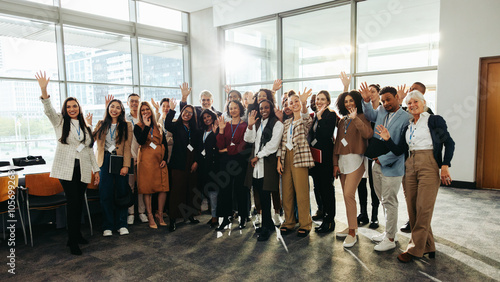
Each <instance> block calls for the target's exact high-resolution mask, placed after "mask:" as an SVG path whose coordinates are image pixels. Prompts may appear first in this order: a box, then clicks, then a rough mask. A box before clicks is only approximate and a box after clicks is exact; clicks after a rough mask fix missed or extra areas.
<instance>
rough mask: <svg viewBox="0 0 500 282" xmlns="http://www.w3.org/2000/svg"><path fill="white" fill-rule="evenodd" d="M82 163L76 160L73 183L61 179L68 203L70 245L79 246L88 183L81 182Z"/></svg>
mask: <svg viewBox="0 0 500 282" xmlns="http://www.w3.org/2000/svg"><path fill="white" fill-rule="evenodd" d="M80 177H81V175H80V163H79V161H78V160H75V169H74V170H73V178H72V179H71V181H67V180H62V179H59V182H61V185H62V187H63V189H64V194H65V195H66V201H67V206H66V210H67V217H66V218H67V226H68V242H69V244H77V242H78V240H79V239H80V238H82V233H81V231H80V227H81V219H82V209H83V200H84V194H85V190H86V189H87V183H83V182H81V181H80Z"/></svg>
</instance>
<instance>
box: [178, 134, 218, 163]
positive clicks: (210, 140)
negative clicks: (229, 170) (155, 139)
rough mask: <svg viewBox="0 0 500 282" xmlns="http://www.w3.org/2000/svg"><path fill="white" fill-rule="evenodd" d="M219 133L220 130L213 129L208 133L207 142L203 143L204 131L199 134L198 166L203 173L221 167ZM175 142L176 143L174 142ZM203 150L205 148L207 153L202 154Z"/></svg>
mask: <svg viewBox="0 0 500 282" xmlns="http://www.w3.org/2000/svg"><path fill="white" fill-rule="evenodd" d="M217 134H219V130H218V129H217V132H216V133H214V132H213V131H212V132H210V134H208V136H207V139H206V140H205V143H203V135H204V131H200V133H199V134H198V139H197V143H198V148H200V149H199V155H198V160H199V162H198V168H199V170H200V171H201V172H202V173H209V172H210V171H217V170H218V167H219V149H218V148H217V138H216V136H217ZM174 144H175V143H174ZM203 150H205V155H202V152H203Z"/></svg>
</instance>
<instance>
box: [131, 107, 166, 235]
mask: <svg viewBox="0 0 500 282" xmlns="http://www.w3.org/2000/svg"><path fill="white" fill-rule="evenodd" d="M134 136H135V138H136V139H137V142H138V144H139V145H140V147H139V154H138V161H137V186H138V187H139V193H140V194H144V203H145V205H146V210H147V213H148V221H149V227H150V228H153V229H157V228H158V226H157V225H156V222H155V218H154V217H153V208H152V205H151V198H152V194H154V193H158V210H157V212H156V214H155V217H156V219H157V220H158V223H159V224H160V225H161V226H166V225H167V224H166V223H165V222H164V221H163V208H164V206H165V199H166V198H167V191H168V190H169V182H168V169H167V160H168V150H167V140H166V138H165V134H163V130H162V126H161V125H159V124H158V123H157V122H156V119H155V118H154V112H153V108H152V107H151V105H150V104H149V103H148V102H146V101H143V102H141V104H140V106H139V123H137V124H136V125H135V127H134Z"/></svg>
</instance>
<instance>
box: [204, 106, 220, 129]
mask: <svg viewBox="0 0 500 282" xmlns="http://www.w3.org/2000/svg"><path fill="white" fill-rule="evenodd" d="M204 114H209V115H210V116H211V117H212V125H213V124H214V123H215V121H216V120H217V115H216V114H215V113H214V111H212V110H211V109H204V110H203V111H202V112H201V115H200V127H201V129H203V131H206V130H207V129H208V126H207V125H206V124H205V123H204V122H203V115H204Z"/></svg>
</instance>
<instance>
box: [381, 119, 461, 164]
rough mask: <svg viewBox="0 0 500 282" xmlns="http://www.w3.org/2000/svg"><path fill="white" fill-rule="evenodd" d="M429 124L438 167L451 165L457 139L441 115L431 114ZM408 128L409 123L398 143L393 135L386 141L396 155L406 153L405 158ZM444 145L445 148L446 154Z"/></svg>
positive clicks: (406, 156)
mask: <svg viewBox="0 0 500 282" xmlns="http://www.w3.org/2000/svg"><path fill="white" fill-rule="evenodd" d="M427 126H429V131H430V133H431V138H432V147H433V149H432V151H433V154H434V159H435V160H436V162H437V164H438V167H439V168H441V166H442V165H447V166H451V159H452V158H453V153H454V152H455V141H453V139H452V138H451V136H450V133H449V132H448V127H447V126H446V121H445V120H444V119H443V117H441V116H438V115H430V116H429V121H428V123H427ZM407 130H408V125H407V126H406V127H405V128H404V130H403V131H402V134H401V137H400V138H399V143H398V144H397V145H396V144H395V143H394V141H393V140H392V137H391V139H389V140H387V141H386V142H385V144H386V145H387V147H388V148H389V150H391V152H393V153H394V154H395V155H397V156H399V155H402V154H403V153H404V154H405V159H406V158H408V143H406V131H407ZM443 146H444V148H445V149H444V155H443Z"/></svg>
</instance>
